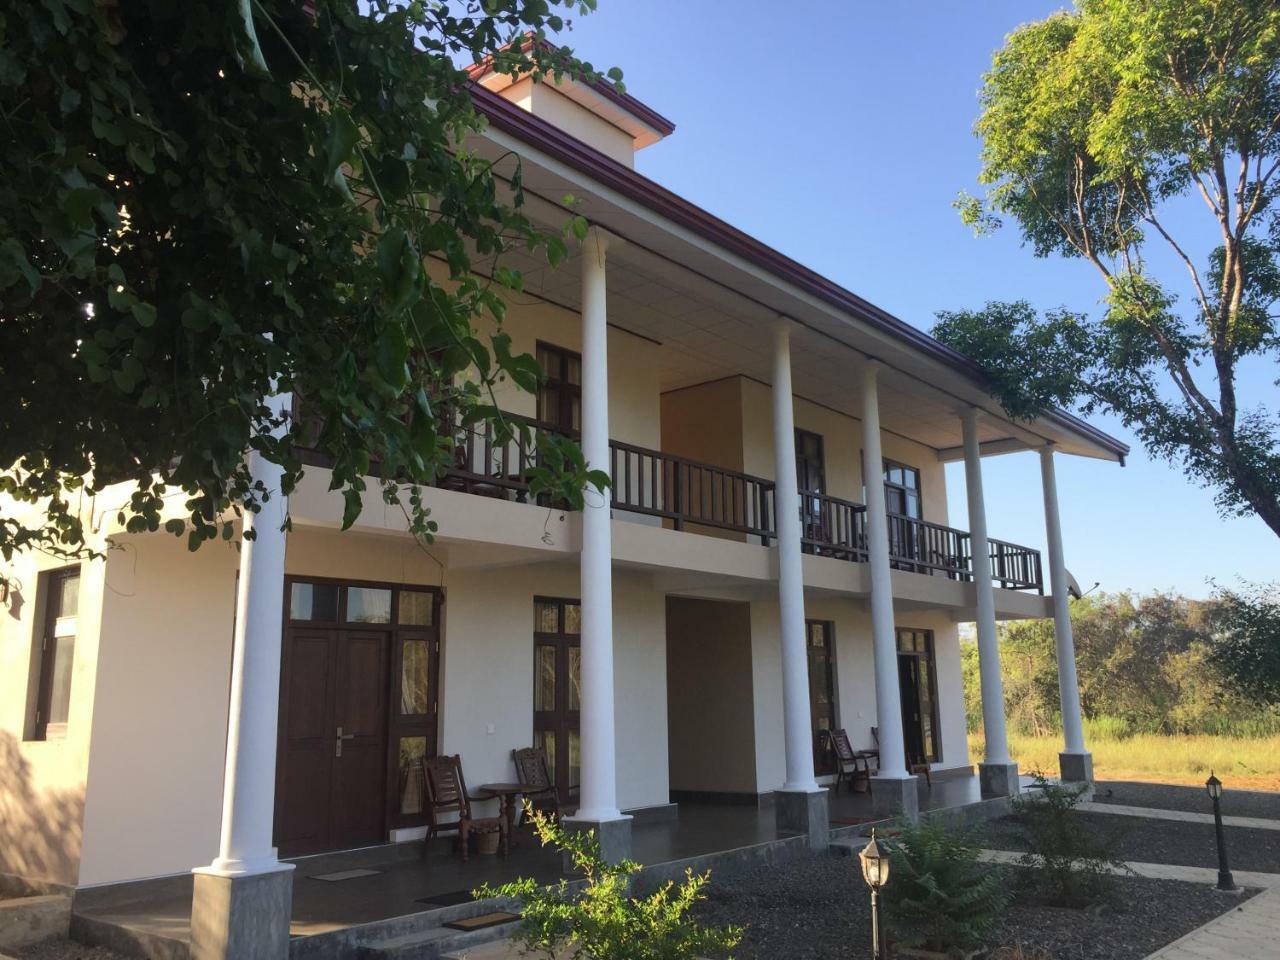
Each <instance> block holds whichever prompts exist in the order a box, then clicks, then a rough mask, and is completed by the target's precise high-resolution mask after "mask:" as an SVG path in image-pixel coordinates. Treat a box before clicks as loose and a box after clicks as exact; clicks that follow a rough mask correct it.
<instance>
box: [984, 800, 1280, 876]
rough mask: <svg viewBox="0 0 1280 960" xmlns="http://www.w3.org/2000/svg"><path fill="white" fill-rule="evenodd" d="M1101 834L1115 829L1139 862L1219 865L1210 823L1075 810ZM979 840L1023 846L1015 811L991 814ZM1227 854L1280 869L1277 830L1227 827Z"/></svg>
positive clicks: (1126, 852)
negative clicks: (998, 815) (994, 816)
mask: <svg viewBox="0 0 1280 960" xmlns="http://www.w3.org/2000/svg"><path fill="white" fill-rule="evenodd" d="M1073 816H1076V817H1079V818H1080V819H1081V820H1082V821H1084V822H1085V823H1086V824H1088V825H1089V827H1090V828H1092V829H1094V830H1097V831H1098V832H1099V833H1100V834H1103V835H1115V836H1117V837H1118V840H1117V843H1116V848H1115V850H1116V856H1118V857H1119V858H1120V859H1121V860H1135V861H1138V862H1141V863H1176V864H1180V865H1182V866H1188V867H1213V868H1214V869H1217V866H1218V848H1217V845H1216V842H1215V839H1214V830H1213V824H1211V823H1180V822H1178V821H1176V820H1149V819H1147V818H1145V817H1120V816H1116V815H1115V814H1109V813H1075V814H1073ZM978 830H979V832H978V836H979V837H980V838H981V840H980V842H981V843H982V845H983V846H985V847H987V848H989V849H992V850H1022V849H1025V848H1024V847H1023V845H1022V843H1021V840H1020V836H1019V833H1020V828H1019V826H1018V822H1017V818H1016V817H1003V818H1001V819H999V820H992V821H991V822H989V823H987V824H984V825H983V826H982V827H980V828H978ZM1225 830H1226V835H1227V859H1228V861H1229V864H1230V866H1231V867H1232V869H1234V870H1256V871H1258V872H1260V873H1280V830H1252V829H1246V828H1244V827H1226V828H1225Z"/></svg>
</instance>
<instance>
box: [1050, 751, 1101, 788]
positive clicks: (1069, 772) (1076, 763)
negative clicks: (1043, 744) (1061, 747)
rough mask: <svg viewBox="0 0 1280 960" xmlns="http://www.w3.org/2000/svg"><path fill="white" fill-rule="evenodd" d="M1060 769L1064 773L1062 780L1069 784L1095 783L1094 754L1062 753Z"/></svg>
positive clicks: (1060, 755)
mask: <svg viewBox="0 0 1280 960" xmlns="http://www.w3.org/2000/svg"><path fill="white" fill-rule="evenodd" d="M1058 769H1059V770H1061V771H1062V779H1063V781H1065V782H1067V783H1093V754H1092V753H1089V752H1088V751H1086V752H1084V753H1060V754H1058Z"/></svg>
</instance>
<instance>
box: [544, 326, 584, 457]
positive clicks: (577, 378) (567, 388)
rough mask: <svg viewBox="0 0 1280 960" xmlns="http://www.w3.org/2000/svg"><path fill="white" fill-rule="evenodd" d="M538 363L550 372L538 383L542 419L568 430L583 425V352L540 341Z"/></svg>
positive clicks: (545, 371)
mask: <svg viewBox="0 0 1280 960" xmlns="http://www.w3.org/2000/svg"><path fill="white" fill-rule="evenodd" d="M538 363H539V365H540V366H541V367H542V370H543V373H544V374H545V375H546V376H545V379H543V381H542V383H540V384H539V385H538V420H539V422H541V423H545V424H548V425H549V426H553V427H556V428H558V429H560V430H563V431H564V432H565V433H569V434H576V433H577V432H578V431H579V430H581V429H582V356H581V355H580V354H577V353H574V352H573V351H572V350H565V349H564V348H563V347H557V346H553V345H552V344H549V343H543V342H542V341H541V340H539V341H538Z"/></svg>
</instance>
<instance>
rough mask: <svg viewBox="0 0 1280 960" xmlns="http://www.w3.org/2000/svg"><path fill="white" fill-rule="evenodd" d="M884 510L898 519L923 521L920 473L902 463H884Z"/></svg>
mask: <svg viewBox="0 0 1280 960" xmlns="http://www.w3.org/2000/svg"><path fill="white" fill-rule="evenodd" d="M884 498H885V509H887V510H888V511H889V512H890V513H893V514H897V515H898V516H900V517H910V518H911V519H912V520H923V519H924V503H923V501H922V500H921V494H920V471H919V469H917V468H916V467H908V466H907V465H906V464H904V463H898V462H897V461H894V460H888V459H886V460H885V462H884Z"/></svg>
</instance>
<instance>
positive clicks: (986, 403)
mask: <svg viewBox="0 0 1280 960" xmlns="http://www.w3.org/2000/svg"><path fill="white" fill-rule="evenodd" d="M467 145H468V147H469V148H472V149H474V150H475V151H476V152H477V153H478V154H480V155H482V156H486V157H488V158H490V159H493V160H494V161H495V169H496V170H497V171H498V172H499V174H500V175H503V176H510V175H511V173H513V172H514V170H515V169H516V162H517V161H516V160H515V159H514V156H513V155H512V151H518V152H519V153H520V155H521V156H522V157H523V160H522V161H521V168H520V170H521V178H522V183H523V187H524V189H525V191H526V198H527V201H528V207H527V210H528V212H529V213H530V214H531V215H532V216H534V217H535V218H537V219H539V220H542V221H543V222H545V223H546V224H547V225H548V226H550V227H553V228H556V229H558V228H559V227H561V226H562V225H563V224H564V222H565V220H566V218H567V217H568V216H569V215H570V212H571V211H570V210H569V208H567V207H565V206H564V205H563V204H562V203H561V202H560V200H559V198H562V197H564V196H566V194H567V195H571V196H572V197H574V198H575V202H574V206H573V209H572V212H575V213H578V214H581V215H583V216H585V217H586V218H587V219H589V220H590V221H591V222H592V223H595V224H598V225H600V226H602V227H604V228H605V229H606V230H608V231H609V232H610V233H611V234H613V235H614V236H616V237H618V238H620V242H618V243H616V244H613V245H612V246H611V248H610V252H609V270H608V284H609V298H610V301H609V319H610V322H611V323H612V324H613V325H614V326H615V327H618V328H621V329H625V330H629V331H631V332H633V333H636V334H638V335H640V336H643V337H648V338H650V339H652V340H656V341H658V342H659V343H661V344H662V345H663V347H664V348H665V349H664V350H663V351H662V354H663V360H662V362H663V369H662V387H663V389H664V390H672V389H676V388H679V387H683V386H689V385H691V384H695V383H701V382H706V381H708V380H714V379H718V378H721V377H725V376H730V375H734V374H743V375H745V376H748V377H752V378H754V379H756V380H760V381H762V382H765V383H768V382H769V381H770V380H771V368H772V363H771V351H772V337H773V334H772V326H773V324H774V322H775V321H776V319H777V318H778V317H779V316H786V317H789V318H791V319H792V320H794V321H796V323H797V325H798V329H796V330H795V331H794V332H793V337H792V363H793V382H794V383H795V385H796V392H797V394H799V395H800V396H803V397H805V398H806V399H809V400H812V401H814V402H816V403H819V404H822V405H824V406H827V407H830V408H832V409H835V410H838V411H840V412H842V413H845V414H849V415H852V414H853V412H854V408H855V406H856V398H857V389H856V386H857V380H856V373H855V369H854V368H855V361H857V360H858V359H860V358H861V357H863V356H873V357H875V358H876V359H877V360H880V361H881V362H882V363H883V364H884V365H885V367H886V369H885V370H884V371H883V372H882V373H881V377H880V381H881V419H882V422H883V425H884V427H885V428H886V429H888V430H891V431H893V432H895V433H898V434H901V435H903V436H906V437H908V438H910V439H913V440H917V441H918V442H920V443H923V444H926V445H928V446H930V447H933V448H934V449H936V450H937V451H939V455H940V457H942V458H943V459H951V458H954V457H955V455H956V452H957V451H956V448H958V447H959V446H960V445H961V432H960V421H959V411H960V410H962V409H963V408H964V407H966V406H968V405H975V406H978V407H980V408H981V409H983V410H984V411H986V416H985V417H984V418H983V421H984V422H983V423H982V425H981V427H980V436H981V439H982V441H983V442H984V443H990V442H995V441H1005V443H998V444H996V446H994V447H993V448H992V449H991V452H1008V451H1010V450H1013V449H1018V448H1022V447H1031V446H1040V445H1043V444H1044V443H1046V442H1050V441H1051V442H1053V443H1056V444H1057V445H1058V447H1059V449H1060V450H1062V452H1064V453H1071V454H1077V455H1081V456H1088V457H1097V458H1101V459H1117V455H1116V451H1115V450H1114V448H1113V447H1109V446H1107V444H1105V443H1103V442H1102V441H1101V440H1100V439H1099V438H1100V437H1101V435H1099V434H1097V432H1096V431H1093V430H1092V428H1090V427H1087V425H1083V424H1076V425H1073V424H1072V422H1071V420H1070V418H1066V417H1061V416H1056V415H1047V416H1045V417H1042V418H1040V419H1039V420H1038V421H1036V422H1035V423H1034V424H1029V425H1022V424H1014V423H1012V422H1010V421H1009V420H1008V418H1007V417H1006V416H1005V415H1004V414H1003V411H1001V409H1000V408H999V406H998V404H997V403H996V402H995V401H994V400H993V399H992V398H991V397H990V396H989V395H988V394H987V393H986V392H985V390H984V389H983V388H982V386H981V385H980V384H979V383H977V382H976V381H975V380H974V379H973V377H972V376H969V375H966V374H964V373H962V372H960V371H959V370H956V369H954V368H952V367H949V366H947V365H946V364H944V363H942V362H940V361H939V360H938V359H937V358H935V357H932V356H930V355H928V353H927V351H922V350H921V349H919V348H918V347H916V346H914V345H913V344H912V343H910V342H908V339H906V338H904V337H902V336H898V335H894V334H893V333H892V332H889V331H887V330H886V329H884V328H883V325H882V326H880V327H877V326H874V325H873V324H871V323H869V322H866V321H863V320H861V319H859V317H857V316H855V315H854V314H852V313H849V312H846V311H843V310H841V309H839V308H837V307H834V306H833V305H832V304H830V303H827V302H824V301H822V300H820V299H819V298H818V297H816V296H814V295H813V294H812V293H810V292H808V291H806V290H802V289H800V288H799V287H797V286H795V285H793V284H791V283H790V282H788V281H786V280H784V279H781V278H780V277H778V276H775V275H773V274H770V273H769V272H768V271H766V270H764V269H762V268H760V267H759V266H757V265H756V264H754V263H751V262H748V261H747V260H745V259H743V258H742V257H741V256H738V255H736V254H735V253H733V252H731V251H729V250H727V249H724V248H722V247H719V246H716V245H715V244H714V243H711V242H709V241H708V240H706V239H704V238H703V237H701V236H698V235H695V234H694V233H693V232H692V231H691V230H688V229H685V228H684V227H683V226H681V225H679V224H676V223H674V222H672V221H670V220H667V219H665V218H664V217H663V215H662V214H659V213H657V212H655V211H654V210H652V209H649V208H648V207H646V206H644V205H642V204H640V203H638V202H635V201H633V200H632V199H629V198H628V197H625V196H623V195H622V194H620V193H618V192H616V191H614V190H612V189H610V188H609V187H606V186H603V185H601V184H600V183H598V182H596V181H595V180H593V179H591V178H590V177H589V176H587V175H586V174H584V173H582V172H580V171H579V170H577V169H573V168H572V167H570V166H569V165H567V164H565V163H563V162H561V161H560V160H558V159H556V158H554V157H551V156H548V155H544V154H541V153H540V152H539V151H538V150H537V149H536V148H532V147H530V146H529V145H528V144H526V143H523V142H521V141H520V140H519V139H518V138H516V137H513V136H511V135H510V134H509V133H506V132H503V131H501V130H497V129H495V128H490V130H489V131H488V132H487V133H486V134H485V135H484V136H481V137H475V138H472V139H471V140H470V141H468V144H467ZM582 149H583V150H586V151H589V148H587V147H585V145H584V146H583V147H582ZM504 155H505V157H504ZM652 189H653V190H654V191H659V190H660V188H658V187H657V186H656V185H652ZM704 216H707V217H708V219H711V218H710V217H709V215H704ZM504 262H507V263H508V264H509V265H510V266H513V267H518V268H520V269H521V270H522V272H524V274H525V278H526V289H527V290H528V292H529V293H530V294H533V295H536V296H539V297H543V298H545V299H547V300H550V301H552V302H554V303H557V304H560V305H562V306H564V307H566V308H568V309H572V310H577V309H579V306H580V296H579V284H580V279H579V277H580V274H579V268H578V262H577V258H576V256H574V257H571V258H569V260H568V261H567V262H565V263H563V264H561V265H560V266H559V267H558V268H556V269H554V270H552V269H550V268H548V267H547V265H546V262H545V260H544V259H543V258H541V257H534V256H528V255H524V254H512V255H510V258H509V260H505V261H504ZM825 282H827V283H829V281H825ZM831 287H832V288H833V289H837V290H838V288H836V287H835V285H834V284H831ZM866 309H867V310H869V311H873V312H874V311H876V309H877V308H875V307H874V306H873V305H870V304H866ZM885 316H887V315H885ZM889 319H890V320H892V318H889ZM893 322H894V323H900V321H896V320H895V321H893ZM1102 439H1105V438H1102Z"/></svg>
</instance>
